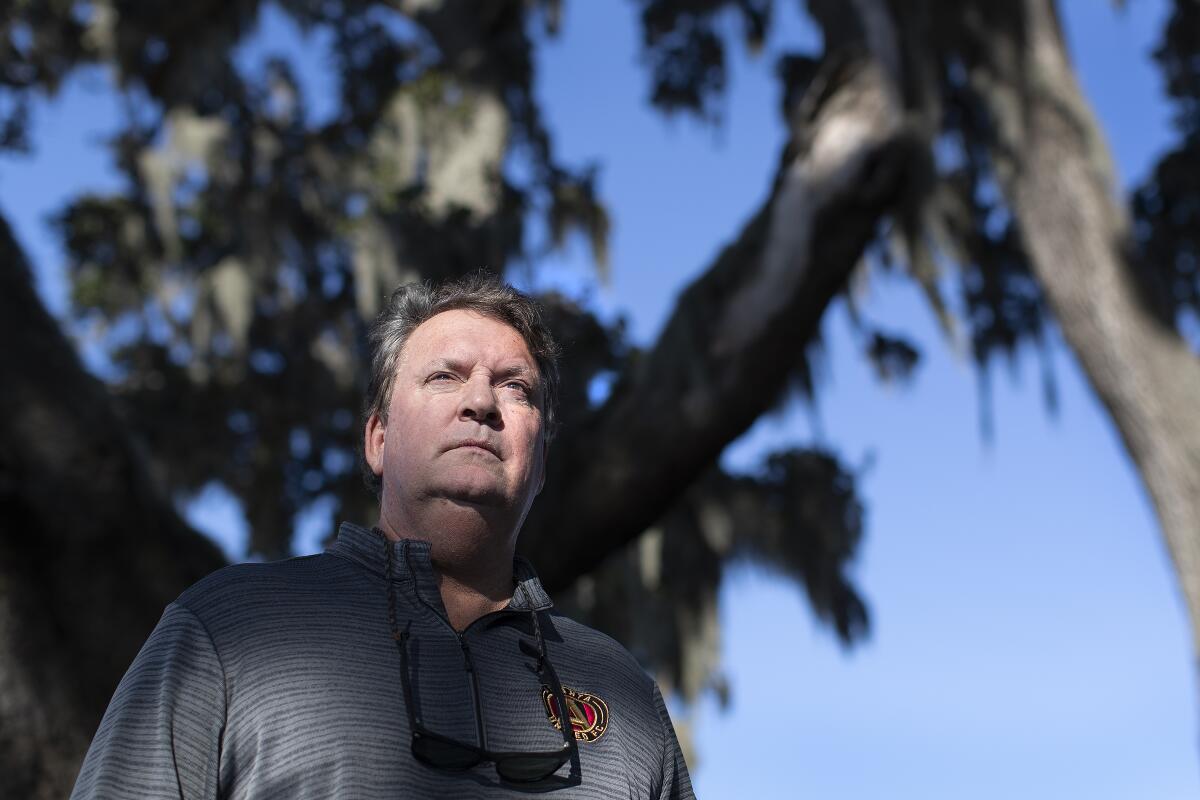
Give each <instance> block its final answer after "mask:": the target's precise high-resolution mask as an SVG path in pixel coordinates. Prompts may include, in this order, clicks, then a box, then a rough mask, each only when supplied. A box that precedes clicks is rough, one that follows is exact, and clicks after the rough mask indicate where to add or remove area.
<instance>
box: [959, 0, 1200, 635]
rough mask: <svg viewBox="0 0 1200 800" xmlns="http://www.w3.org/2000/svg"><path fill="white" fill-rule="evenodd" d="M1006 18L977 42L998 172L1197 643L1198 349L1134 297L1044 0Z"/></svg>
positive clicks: (1104, 153) (1126, 249) (977, 82)
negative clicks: (1171, 572)
mask: <svg viewBox="0 0 1200 800" xmlns="http://www.w3.org/2000/svg"><path fill="white" fill-rule="evenodd" d="M1012 16H1013V17H1014V18H1015V19H1014V22H1013V24H1011V25H1009V26H1007V27H1000V28H993V29H991V30H988V31H986V32H982V33H985V34H986V35H980V36H979V37H978V38H977V39H975V40H973V41H975V43H976V46H975V47H974V48H973V50H972V52H973V53H974V54H975V55H976V56H977V58H975V59H974V60H973V62H972V63H971V81H972V86H973V88H974V89H975V91H976V92H977V93H978V95H979V97H980V98H981V99H982V100H983V101H984V102H985V103H986V104H987V107H988V109H989V111H990V113H991V115H992V117H993V122H994V123H995V124H994V128H995V132H996V141H995V142H994V146H993V148H992V153H993V160H994V162H995V165H996V172H997V174H998V176H999V177H1000V182H1001V187H1002V189H1003V191H1004V193H1005V196H1006V198H1007V200H1008V202H1009V204H1010V205H1011V207H1012V208H1013V210H1014V212H1015V214H1016V217H1017V219H1018V221H1019V224H1020V228H1021V233H1022V235H1023V237H1024V240H1025V242H1026V245H1027V248H1028V250H1029V253H1030V255H1031V257H1032V262H1033V270H1034V272H1035V274H1036V275H1037V278H1038V280H1039V282H1040V283H1041V285H1042V288H1043V290H1044V291H1045V293H1046V296H1047V297H1048V298H1049V301H1050V303H1051V305H1052V307H1053V309H1054V313H1055V316H1056V317H1057V319H1058V322H1059V324H1060V326H1061V327H1062V331H1063V335H1064V336H1065V338H1066V340H1067V342H1068V343H1069V344H1070V346H1071V348H1072V350H1074V352H1075V354H1076V356H1077V357H1078V358H1079V362H1080V364H1081V365H1082V367H1083V369H1084V372H1085V373H1086V374H1087V377H1088V381H1089V382H1090V383H1091V385H1092V387H1093V389H1095V391H1096V394H1097V396H1098V397H1099V398H1100V400H1101V402H1102V403H1103V404H1104V406H1105V408H1106V409H1108V412H1109V414H1110V415H1111V417H1112V420H1113V422H1114V423H1115V424H1116V426H1117V430H1118V431H1119V432H1120V434H1121V438H1122V440H1123V441H1124V443H1125V447H1126V449H1127V450H1128V452H1129V455H1130V457H1131V458H1132V459H1133V461H1134V463H1136V464H1137V466H1138V468H1139V471H1140V473H1141V475H1142V479H1143V481H1144V482H1145V485H1146V488H1147V490H1148V491H1149V493H1150V496H1151V498H1152V499H1153V501H1154V506H1155V509H1156V510H1157V512H1158V518H1159V521H1160V523H1161V524H1162V528H1163V533H1164V535H1165V537H1166V540H1167V546H1168V549H1169V551H1170V553H1171V557H1172V559H1173V561H1174V564H1175V569H1176V571H1177V572H1178V574H1179V579H1180V584H1181V588H1182V589H1183V594H1184V596H1185V598H1186V601H1187V606H1188V609H1189V611H1190V614H1191V621H1192V634H1193V640H1194V646H1196V647H1197V648H1200V415H1197V413H1196V412H1197V409H1200V360H1198V359H1197V358H1196V356H1195V354H1194V353H1192V352H1191V350H1190V348H1189V347H1188V344H1187V342H1186V341H1185V340H1184V339H1183V338H1182V337H1181V336H1180V335H1179V333H1178V331H1176V330H1175V329H1174V328H1170V327H1167V326H1166V325H1164V324H1163V323H1162V322H1160V321H1159V320H1158V319H1157V318H1156V317H1155V315H1154V313H1153V311H1152V310H1151V309H1150V308H1148V307H1147V306H1146V305H1145V304H1144V302H1143V301H1142V300H1141V296H1140V295H1139V292H1138V290H1137V286H1136V284H1135V280H1134V273H1133V270H1134V269H1136V256H1135V255H1134V254H1133V252H1132V245H1131V241H1130V221H1129V215H1128V212H1127V210H1126V208H1125V207H1124V205H1123V204H1121V203H1120V202H1119V201H1118V200H1117V186H1116V183H1115V179H1114V172H1113V169H1112V167H1111V158H1110V156H1109V153H1108V148H1107V146H1106V144H1105V142H1104V140H1103V136H1102V133H1101V129H1100V126H1099V124H1098V123H1097V121H1096V118H1095V115H1094V114H1093V113H1092V111H1091V109H1090V107H1089V106H1088V104H1087V101H1086V100H1085V98H1084V97H1083V93H1082V92H1081V91H1080V88H1079V85H1078V83H1077V81H1076V80H1075V76H1074V74H1073V72H1072V69H1071V65H1070V60H1069V58H1068V55H1067V53H1066V47H1065V43H1064V41H1063V37H1062V35H1061V31H1060V30H1059V25H1058V19H1057V16H1056V14H1055V9H1054V5H1053V2H1052V0H1024V2H1023V3H1022V4H1021V6H1020V13H1018V14H1013V15H1012ZM976 18H978V17H976Z"/></svg>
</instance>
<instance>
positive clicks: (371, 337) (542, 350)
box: [359, 270, 560, 495]
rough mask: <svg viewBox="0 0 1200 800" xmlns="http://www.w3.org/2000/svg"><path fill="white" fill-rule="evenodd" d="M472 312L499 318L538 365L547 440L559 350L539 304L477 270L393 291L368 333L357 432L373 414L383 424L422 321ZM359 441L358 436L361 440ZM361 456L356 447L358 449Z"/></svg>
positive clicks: (553, 423) (366, 470)
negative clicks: (366, 371)
mask: <svg viewBox="0 0 1200 800" xmlns="http://www.w3.org/2000/svg"><path fill="white" fill-rule="evenodd" d="M454 310H465V311H474V312H476V313H478V314H482V315H484V316H486V317H491V318H492V319H495V320H498V321H500V322H503V323H505V324H506V325H508V326H510V327H511V328H513V329H514V330H515V331H516V332H517V333H519V334H521V338H522V339H524V340H525V345H526V347H528V348H529V353H530V355H532V356H533V358H534V361H536V362H537V366H538V372H539V373H540V378H541V389H542V418H543V430H544V431H545V436H546V441H547V442H549V441H550V440H551V439H553V438H554V434H555V431H556V427H557V423H558V382H559V378H558V356H559V352H560V351H559V347H558V344H557V343H556V342H555V341H554V337H553V336H551V334H550V330H549V328H547V327H546V325H545V323H544V322H543V321H542V310H541V306H539V305H538V303H537V301H536V300H534V299H533V298H532V297H530V296H529V295H527V294H524V293H523V292H520V291H518V290H517V289H514V288H513V287H512V286H509V285H508V284H507V283H503V282H501V281H500V280H499V279H498V278H496V277H495V276H493V275H489V274H488V273H487V272H484V271H483V270H480V271H478V272H475V273H472V274H470V275H467V276H466V277H463V278H460V279H458V280H454V281H446V282H444V283H440V284H436V285H434V284H431V283H428V282H426V283H408V284H404V285H403V286H400V287H398V288H397V289H396V290H395V291H394V292H392V295H391V297H389V298H388V301H387V305H385V306H384V308H383V310H382V311H381V312H379V316H377V317H376V318H375V321H374V322H373V323H372V324H371V328H370V330H369V331H368V332H367V343H368V345H369V347H370V354H371V355H370V369H371V373H370V376H369V378H368V381H367V393H366V397H365V399H364V403H363V415H362V423H363V424H362V426H360V427H359V431H360V432H361V431H362V430H363V428H364V427H365V426H366V422H367V420H368V419H370V417H371V415H372V414H375V415H377V416H378V417H379V418H380V419H381V420H383V421H384V422H387V409H388V405H389V404H390V403H391V400H392V385H393V382H394V381H395V379H396V368H397V367H398V366H399V363H400V355H401V353H402V352H403V350H404V345H405V343H406V342H407V341H408V337H410V336H411V335H412V332H413V331H414V330H416V329H417V327H418V326H419V325H421V323H423V322H427V321H428V320H430V319H431V318H433V317H435V316H437V315H438V314H441V313H442V312H443V311H454ZM360 438H361V437H360ZM359 452H360V453H361V452H362V450H361V444H360V450H359ZM361 461H362V472H363V479H364V480H365V481H366V483H367V486H368V487H369V488H370V489H371V491H373V492H375V494H376V495H378V494H379V493H380V491H381V489H382V486H383V481H382V479H381V478H380V477H379V476H378V475H376V474H375V473H374V472H373V471H372V470H371V468H370V467H369V466H368V465H367V463H366V459H365V458H363V459H361Z"/></svg>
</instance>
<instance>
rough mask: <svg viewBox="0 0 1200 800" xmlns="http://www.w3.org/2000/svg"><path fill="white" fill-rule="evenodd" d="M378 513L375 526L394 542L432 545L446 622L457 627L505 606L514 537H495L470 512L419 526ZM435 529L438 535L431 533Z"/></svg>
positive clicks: (510, 581)
mask: <svg viewBox="0 0 1200 800" xmlns="http://www.w3.org/2000/svg"><path fill="white" fill-rule="evenodd" d="M395 516H396V515H393V514H387V513H386V512H385V513H382V514H381V515H380V518H379V528H380V530H382V531H383V532H384V534H385V535H386V536H387V537H388V538H389V539H391V540H393V541H399V540H401V539H417V540H421V541H427V542H429V543H430V545H431V550H430V559H431V561H432V564H433V568H434V571H435V573H436V575H437V583H438V591H439V593H440V594H441V596H442V605H443V606H444V607H445V609H446V616H447V618H449V620H450V624H451V625H452V626H453V627H454V629H455V630H457V631H462V630H464V629H466V627H467V626H468V625H470V624H471V623H472V622H474V621H475V620H477V619H479V618H480V617H482V616H484V615H485V614H490V613H492V612H493V611H499V610H500V609H502V608H504V607H505V606H506V605H508V602H509V601H510V600H511V599H512V593H513V572H512V569H513V566H512V565H513V546H514V544H515V542H514V541H513V539H514V537H511V536H502V535H498V534H497V533H496V532H494V531H492V530H491V529H490V526H488V525H486V523H485V521H484V520H483V519H482V518H481V517H480V516H479V515H478V514H473V513H451V514H441V515H438V516H439V517H440V519H438V520H428V521H425V522H424V523H423V524H421V525H419V526H417V525H413V524H412V523H411V521H407V520H406V521H404V522H407V523H408V524H403V523H401V524H397V523H398V522H401V521H400V520H397V519H395ZM434 532H436V533H434Z"/></svg>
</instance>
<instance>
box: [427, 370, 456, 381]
mask: <svg viewBox="0 0 1200 800" xmlns="http://www.w3.org/2000/svg"><path fill="white" fill-rule="evenodd" d="M429 380H430V381H431V382H432V381H452V380H454V376H453V375H451V374H450V373H449V372H435V373H433V374H432V375H430V376H429Z"/></svg>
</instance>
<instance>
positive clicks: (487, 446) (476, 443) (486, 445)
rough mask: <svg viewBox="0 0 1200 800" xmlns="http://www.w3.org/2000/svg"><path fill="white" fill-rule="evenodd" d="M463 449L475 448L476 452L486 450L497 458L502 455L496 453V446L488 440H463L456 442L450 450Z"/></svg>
mask: <svg viewBox="0 0 1200 800" xmlns="http://www.w3.org/2000/svg"><path fill="white" fill-rule="evenodd" d="M461 448H474V449H476V450H486V451H487V452H489V453H491V454H492V455H494V456H495V457H496V458H499V457H500V454H499V453H498V452H496V447H495V445H493V444H492V443H491V442H489V441H487V440H486V439H461V440H459V441H457V442H455V443H454V445H452V446H451V447H450V448H449V449H451V450H459V449H461Z"/></svg>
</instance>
